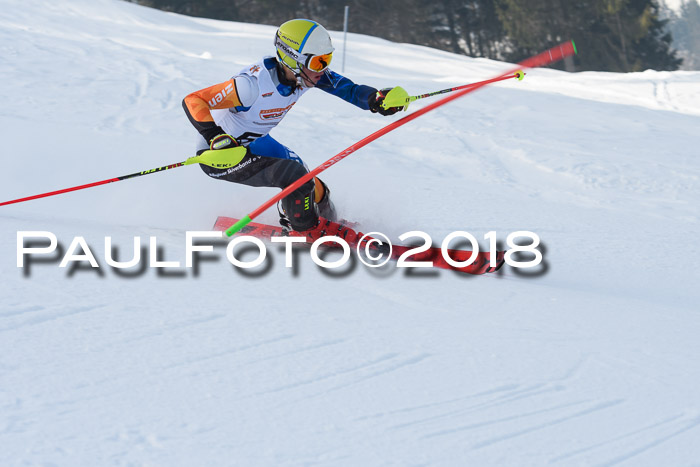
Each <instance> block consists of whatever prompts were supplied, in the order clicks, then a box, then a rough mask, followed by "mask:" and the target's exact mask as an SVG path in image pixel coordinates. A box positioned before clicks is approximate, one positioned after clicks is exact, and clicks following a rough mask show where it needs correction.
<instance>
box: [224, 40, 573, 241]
mask: <svg viewBox="0 0 700 467" xmlns="http://www.w3.org/2000/svg"><path fill="white" fill-rule="evenodd" d="M576 53H577V51H576V45H575V44H574V41H569V42H564V43H562V44H559V45H557V46H555V47H552V48H551V49H549V50H546V51H544V52H542V53H540V54H538V55H535V56H533V57H530V58H528V59H526V60H523V61H522V62H520V63H518V66H517V67H516V68H513V69H512V70H510V71H508V72H506V73H502V74H500V75H498V76H497V77H494V78H493V79H490V80H486V81H481V82H479V83H474V84H473V85H471V86H469V87H466V88H464V89H461V90H459V91H456V92H455V93H454V94H450V95H449V96H447V97H444V98H442V99H440V100H439V101H436V102H433V103H432V104H428V105H427V106H425V107H423V108H422V109H419V110H417V111H415V112H413V113H412V114H410V115H406V116H405V117H403V118H401V119H400V120H396V121H395V122H392V123H390V124H388V125H387V126H385V127H384V128H381V129H379V130H377V131H375V132H374V133H372V134H371V135H369V136H367V137H365V138H364V139H362V140H360V141H358V142H357V143H355V144H353V145H352V146H350V147H348V148H347V149H345V150H343V151H341V152H339V153H338V154H336V155H335V156H333V157H331V158H330V159H328V160H327V161H326V162H324V163H323V164H321V165H319V166H318V167H316V168H315V169H314V170H312V171H310V172H309V173H307V174H306V175H304V176H303V177H301V178H299V179H298V180H297V181H295V182H294V183H292V184H291V185H289V186H288V187H287V188H285V189H284V190H282V191H281V192H280V193H279V194H277V196H273V197H272V198H270V199H269V200H267V201H266V202H265V203H263V204H262V205H260V206H259V207H258V208H257V209H256V210H254V211H253V212H251V213H250V214H248V215H247V216H245V217H243V218H242V219H240V220H239V221H238V222H236V223H235V224H233V225H232V226H231V227H229V228H228V229H226V235H227V236H229V237H230V236H231V235H233V234H235V233H236V232H239V231H240V230H241V229H242V228H243V227H245V226H246V225H248V224H249V223H250V222H251V221H252V220H253V219H255V218H256V217H258V216H259V215H260V214H262V213H263V212H265V211H266V210H267V209H269V208H270V207H271V206H273V205H274V204H276V203H277V202H278V201H279V200H281V199H282V198H285V197H287V196H288V195H289V194H290V193H292V192H293V191H294V190H296V189H297V188H299V187H300V186H301V185H303V184H304V183H306V182H308V181H309V180H311V179H312V178H314V177H315V176H316V175H318V174H320V173H321V172H323V171H324V170H326V169H327V168H329V167H331V166H332V165H335V164H337V163H338V162H340V161H341V160H343V159H345V158H346V157H348V156H349V155H350V154H352V153H353V152H355V151H357V150H358V149H360V148H362V147H364V146H366V145H367V144H369V143H371V142H372V141H374V140H376V139H377V138H379V137H381V136H384V135H385V134H387V133H389V132H390V131H393V130H395V129H397V128H398V127H400V126H402V125H405V124H406V123H408V122H410V121H412V120H415V119H416V118H418V117H420V116H421V115H424V114H426V113H428V112H430V111H431V110H433V109H436V108H438V107H440V106H442V105H445V104H447V103H448V102H451V101H453V100H455V99H457V98H460V97H462V96H464V95H465V94H469V93H470V92H473V91H476V90H477V89H479V88H481V87H483V86H486V85H487V84H489V83H492V82H495V81H500V79H501V78H503V77H510V76H512V75H513V74H514V73H515V72H517V71H519V70H520V69H521V68H536V67H539V66H543V65H548V64H550V63H554V62H556V61H559V60H561V59H563V58H564V57H568V56H570V55H574V54H576Z"/></svg>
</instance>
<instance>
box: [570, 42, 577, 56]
mask: <svg viewBox="0 0 700 467" xmlns="http://www.w3.org/2000/svg"><path fill="white" fill-rule="evenodd" d="M571 46H572V47H573V48H574V54H575V55H578V50H577V49H576V42H574V40H573V39H571Z"/></svg>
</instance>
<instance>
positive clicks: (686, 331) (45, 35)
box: [0, 0, 700, 466]
mask: <svg viewBox="0 0 700 467" xmlns="http://www.w3.org/2000/svg"><path fill="white" fill-rule="evenodd" d="M274 32H275V27H274V26H262V25H252V24H243V23H227V22H221V21H213V20H207V19H201V18H189V17H185V16H179V15H175V14H169V13H164V12H161V11H157V10H152V9H148V8H144V7H140V6H137V5H134V4H131V3H126V2H121V1H117V0H93V1H87V0H72V1H71V2H68V3H60V4H58V3H51V2H47V1H46V0H25V1H23V2H21V3H20V2H19V1H18V0H9V3H8V5H5V8H3V9H2V11H0V53H1V54H2V56H3V58H4V60H0V74H2V76H3V86H2V88H0V89H1V91H0V92H1V93H2V97H3V98H4V102H6V103H8V104H7V105H6V106H4V107H2V108H0V121H1V123H2V126H3V128H4V133H3V136H4V138H3V142H4V143H5V148H4V150H3V154H4V155H5V156H4V158H3V162H4V168H3V170H2V171H0V192H1V193H2V195H1V197H2V198H3V200H5V199H13V198H19V197H22V196H28V195H31V194H35V193H42V192H46V191H50V190H55V189H60V188H64V187H69V186H74V185H80V184H84V183H89V182H91V181H97V180H101V179H105V178H109V177H114V176H118V175H123V174H129V173H133V172H136V171H141V170H146V169H150V168H155V167H159V166H162V165H166V164H170V163H173V162H177V161H180V160H184V159H185V158H186V157H188V156H189V155H191V152H192V151H193V147H194V143H195V141H196V137H197V135H196V134H195V132H194V130H193V129H192V127H191V125H190V124H189V122H188V121H187V119H186V117H185V115H184V113H183V112H182V108H181V100H182V98H183V97H184V96H185V95H187V94H188V93H189V92H191V91H193V90H196V89H201V88H203V87H205V86H209V85H211V84H214V83H216V82H221V81H224V80H226V79H228V78H229V77H230V76H231V75H232V74H234V73H236V72H237V71H238V70H240V69H241V68H243V67H244V66H246V65H248V64H250V63H252V62H254V61H256V60H258V59H259V57H261V56H263V55H268V54H271V53H272V52H273V50H272V45H271V42H272V40H271V38H272V37H273V35H274ZM332 36H333V40H334V43H335V45H336V49H337V50H338V53H337V57H336V60H342V57H341V52H340V50H342V33H338V32H333V33H332ZM577 45H579V48H580V49H581V53H585V44H577ZM346 59H347V60H346V67H347V72H346V75H347V76H348V77H350V78H351V79H353V80H355V81H356V82H359V83H364V84H370V85H373V86H375V87H377V88H382V87H387V86H394V85H401V86H403V87H404V88H405V89H407V90H408V92H409V93H410V94H421V93H425V92H430V91H434V90H437V89H444V88H447V87H451V86H455V85H460V84H464V83H468V82H474V81H479V80H482V79H487V78H489V77H491V76H494V75H497V74H499V73H501V72H503V71H504V70H507V69H509V68H510V67H511V65H510V64H503V63H498V62H494V61H490V60H485V59H471V58H468V57H463V56H455V55H453V54H450V53H447V52H442V51H435V50H432V49H428V48H425V47H421V46H415V45H407V44H393V43H389V42H387V41H384V40H380V39H376V38H372V37H367V36H360V35H355V34H349V43H348V56H347V57H346ZM699 84H700V73H698V72H655V71H645V72H642V73H633V74H626V75H621V74H614V73H597V72H584V73H574V74H568V73H563V72H560V71H556V70H551V69H537V70H529V71H528V74H527V76H526V78H525V79H524V80H523V81H522V82H516V81H512V82H510V81H506V82H501V83H498V84H495V85H493V86H489V87H487V88H485V89H482V90H480V91H479V92H476V93H473V94H470V95H468V96H466V97H464V98H463V99H460V100H458V101H455V102H453V103H450V104H448V105H446V106H444V107H441V108H440V109H437V110H435V111H433V112H431V113H429V114H427V115H425V116H424V117H421V118H420V119H418V120H416V121H414V122H410V123H409V124H407V125H406V126H404V127H401V128H400V129H397V130H396V131H395V132H392V133H389V134H387V135H386V136H384V137H382V138H380V139H379V140H377V141H375V142H373V143H372V144H370V145H368V146H367V147H365V148H362V149H361V150H359V151H357V152H356V153H355V154H353V155H352V156H351V157H348V158H347V159H345V160H343V162H342V164H339V165H338V166H336V167H333V168H332V169H330V170H328V171H327V172H325V173H324V175H323V179H324V181H326V182H327V183H328V184H329V186H331V189H332V191H333V197H334V200H335V202H336V205H337V207H338V209H339V210H340V214H341V216H342V217H345V218H348V219H353V220H357V221H359V222H361V224H362V228H363V229H368V230H377V231H381V232H384V233H386V234H387V235H388V236H389V237H390V238H392V240H396V239H397V238H398V236H399V235H400V234H402V233H404V232H407V231H411V230H424V231H426V232H428V233H429V234H430V235H431V236H432V238H433V241H434V243H435V244H439V242H440V241H441V240H442V238H444V237H445V236H446V235H447V234H448V233H450V232H452V231H456V230H466V231H469V232H471V233H473V234H474V235H475V236H476V237H477V238H479V239H482V241H483V235H484V234H486V233H487V232H489V231H492V230H495V231H497V232H498V238H499V240H501V241H503V242H505V237H506V236H507V234H508V233H509V232H513V231H517V230H531V231H533V232H536V233H537V234H538V235H539V236H540V238H541V239H542V244H543V250H544V251H545V254H544V258H545V263H544V264H543V265H541V266H540V267H539V268H538V270H537V271H535V273H534V274H533V272H532V271H517V270H514V269H512V268H505V269H504V270H503V271H502V272H501V273H499V274H493V275H488V276H482V277H472V276H465V275H460V274H456V273H453V272H450V271H415V272H413V273H409V272H406V271H402V270H398V269H396V268H393V267H390V268H384V269H382V270H369V269H367V268H363V267H361V266H355V267H354V269H353V268H352V267H350V268H349V270H350V271H349V272H348V273H347V274H345V275H341V276H340V277H334V276H333V275H331V274H328V273H327V272H325V271H323V270H320V269H319V268H317V267H316V266H315V265H314V264H313V263H312V262H311V260H310V258H309V257H308V255H307V254H303V253H302V254H300V255H299V257H298V258H297V260H298V263H297V267H296V268H295V269H294V270H288V269H286V268H284V267H283V265H284V263H283V260H284V258H283V255H282V254H281V253H280V251H279V250H276V249H275V248H273V247H271V248H270V249H269V250H268V255H269V256H270V258H269V261H270V263H269V264H270V265H271V266H270V269H269V271H267V272H266V273H265V274H262V275H257V276H255V275H247V274H245V273H243V272H241V271H240V270H235V269H234V268H232V267H231V265H230V264H228V262H227V261H226V259H225V256H224V249H223V248H221V246H218V247H217V249H216V251H217V252H218V257H216V258H215V259H209V260H208V261H202V262H201V263H200V265H199V268H198V269H197V271H196V272H194V271H192V270H184V269H182V268H181V269H179V270H172V269H171V270H167V271H165V272H163V271H161V273H158V272H156V271H154V270H152V269H146V270H144V271H131V272H129V273H128V274H123V275H119V274H117V273H115V271H114V270H111V269H110V268H107V267H106V262H105V255H104V238H105V237H106V236H111V237H113V244H114V245H116V247H117V248H118V250H119V255H120V258H122V257H124V258H127V259H128V258H129V257H130V255H132V254H133V250H132V245H133V237H134V236H139V237H141V241H142V246H144V247H146V258H147V254H148V251H147V239H148V237H150V236H156V237H157V238H158V245H159V247H160V248H161V250H162V251H161V254H162V255H163V256H164V258H165V260H169V261H181V262H182V261H184V245H185V235H184V231H185V230H207V229H209V228H211V226H212V224H213V222H214V219H215V218H216V216H218V215H229V216H235V217H239V216H241V215H242V214H244V213H245V212H249V211H250V210H252V209H253V208H254V207H256V206H257V205H259V204H260V203H262V202H264V201H265V200H267V199H268V198H269V197H270V196H272V195H273V194H274V193H276V190H274V189H252V188H249V187H245V186H236V185H233V184H228V183H222V182H218V181H214V180H211V179H209V178H208V177H206V176H205V175H204V174H201V173H199V169H197V168H191V167H186V168H181V169H178V170H172V171H171V170H168V171H166V172H164V173H161V174H154V175H149V176H148V177H142V178H139V179H136V180H130V181H125V182H120V183H114V184H109V185H106V186H102V187H97V188H91V189H90V190H89V191H88V190H85V191H78V192H75V193H68V194H64V195H61V196H56V197H51V198H46V199H42V200H36V201H32V202H30V203H22V204H18V205H13V206H3V207H2V208H0V209H2V210H0V224H1V225H2V236H0V261H1V262H2V267H1V268H0V284H1V285H0V464H2V465H70V466H78V465H168V466H177V465H183V466H185V465H221V464H222V463H224V464H240V465H314V464H320V465H348V466H350V465H353V466H354V465H518V466H529V465H533V466H534V465H537V466H540V465H598V466H613V465H615V466H616V465H649V466H652V465H653V466H655V465H692V463H693V462H696V459H698V458H700V448H698V444H697V442H695V439H696V438H697V437H698V433H700V427H699V425H700V412H699V408H700V396H699V395H698V391H697V387H698V383H699V382H700V374H699V373H698V368H697V365H696V364H695V362H696V360H697V355H698V353H699V352H700V345H699V344H698V339H697V335H698V331H699V330H700V316H699V315H698V313H697V311H698V305H697V304H698V303H700V297H699V296H698V288H697V280H698V274H697V273H696V272H695V268H696V263H697V260H698V259H700V254H699V250H698V248H697V246H695V243H696V242H695V241H694V239H695V238H696V237H697V235H698V234H700V228H699V225H700V211H699V210H698V200H699V199H700V188H699V187H700V183H699V182H700V164H699V163H698V158H697V148H698V147H700V144H699V143H700V139H699V138H698V135H697V128H698V125H699V124H700V93H699V92H698V89H700V88H699V87H698V85H699ZM17 102H19V104H13V103H17ZM426 102H427V100H426ZM422 105H424V104H423V103H422V102H420V101H419V102H416V103H414V104H412V106H411V109H410V110H409V112H410V111H412V110H414V109H416V108H419V107H420V106H422ZM399 117H400V116H398V117H390V118H382V117H380V116H377V115H372V114H369V113H367V112H363V111H361V110H359V109H357V108H354V107H352V106H349V105H347V104H346V103H344V102H342V101H339V100H337V99H334V98H332V97H330V96H328V95H326V94H325V93H322V92H318V91H310V92H309V93H307V94H306V95H305V96H304V98H303V99H302V100H301V101H300V102H299V103H298V104H297V105H295V108H294V111H293V112H291V113H290V115H289V117H288V118H287V119H285V121H284V122H283V123H282V124H280V125H279V126H278V127H277V128H275V130H274V131H273V136H274V137H276V138H277V139H279V140H280V141H281V142H283V143H285V144H288V145H290V146H291V147H292V148H293V149H294V150H295V152H297V153H298V154H300V155H301V156H302V157H303V159H304V160H305V161H306V162H307V164H308V165H309V166H310V167H315V166H316V165H318V164H320V163H321V162H323V161H325V160H326V159H328V158H329V157H331V156H332V155H334V154H337V153H338V152H340V151H342V150H343V149H345V148H346V147H348V146H349V145H351V144H353V143H354V142H356V141H358V140H360V139H361V138H364V137H365V136H367V135H369V134H371V133H372V132H374V131H376V130H377V129H379V128H381V127H382V126H383V125H386V124H387V123H388V122H390V121H393V120H395V119H396V118H399ZM261 220H262V221H263V222H268V223H274V222H275V214H274V213H272V212H270V213H265V214H264V215H263V216H262V219H261ZM20 230H38V231H43V230H48V231H51V232H54V233H55V234H56V235H57V237H58V239H59V243H60V245H61V247H62V249H63V252H65V249H66V248H67V247H68V245H69V244H70V241H71V240H72V238H73V237H75V236H84V237H85V240H86V242H87V244H88V245H89V246H90V249H91V251H92V252H93V253H94V255H95V257H96V259H97V261H98V263H99V264H100V265H101V268H100V269H99V270H97V271H95V270H92V269H91V268H89V267H85V265H83V267H80V268H59V267H58V262H59V261H60V256H59V255H57V254H54V255H53V256H52V257H51V258H50V261H48V262H44V263H32V264H31V265H30V266H29V267H28V268H25V269H24V270H22V269H19V268H17V267H16V257H17V256H16V255H17V253H16V232H17V231H20ZM484 246H485V242H484V244H483V245H482V247H484Z"/></svg>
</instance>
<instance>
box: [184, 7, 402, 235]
mask: <svg viewBox="0 0 700 467" xmlns="http://www.w3.org/2000/svg"><path fill="white" fill-rule="evenodd" d="M275 48H276V51H277V54H276V56H275V57H272V56H268V57H263V58H262V59H261V60H260V61H258V62H257V63H254V64H252V65H250V66H247V67H246V68H244V69H243V70H241V71H240V72H239V73H238V74H236V75H235V76H234V77H233V78H231V79H229V80H228V81H225V82H223V83H220V84H215V85H214V86H210V87H208V88H205V89H201V90H199V91H195V92H193V93H191V94H189V95H188V96H187V97H185V99H184V100H183V103H182V104H183V107H184V109H185V113H186V114H187V117H188V118H189V120H190V122H191V123H192V125H193V126H194V127H195V128H196V129H197V131H198V132H199V133H200V134H201V136H202V139H201V141H200V144H199V145H198V148H197V149H198V151H199V153H201V152H202V151H204V150H206V149H213V150H217V149H225V148H231V147H235V146H239V145H242V146H244V147H246V148H247V151H246V154H245V156H244V158H243V159H242V160H241V161H240V162H239V163H238V164H237V165H236V166H234V167H231V168H228V169H218V168H213V167H209V166H207V165H204V164H200V167H201V168H202V170H204V172H205V173H206V174H207V175H209V176H210V177H212V178H216V179H219V180H226V181H229V182H234V183H241V184H244V185H249V186H260V187H278V188H281V189H284V188H286V187H287V186H289V185H290V184H291V183H293V182H294V181H296V180H298V179H299V178H301V177H303V176H304V175H305V174H307V173H308V172H309V169H308V167H307V166H306V164H305V163H304V162H303V161H302V160H301V158H300V157H299V156H298V155H297V154H296V153H295V152H294V151H292V150H291V149H289V148H288V147H286V146H284V145H282V144H281V143H279V142H277V141H276V140H275V139H274V138H272V136H270V135H269V133H270V130H272V129H273V128H274V127H275V126H276V125H277V124H278V123H279V122H280V121H281V120H282V118H284V116H285V115H286V114H287V112H289V110H291V109H292V107H293V106H294V104H295V103H296V102H297V100H299V98H300V97H301V96H302V95H303V94H304V93H306V91H308V90H309V89H311V88H318V89H321V90H323V91H325V92H327V93H329V94H332V95H334V96H336V97H339V98H341V99H343V100H345V101H347V102H349V103H351V104H354V105H356V106H357V107H359V108H361V109H364V110H369V111H371V112H375V113H379V114H381V115H393V114H395V113H396V112H398V111H399V110H402V109H403V107H392V108H389V109H384V108H383V107H382V106H381V103H382V101H383V99H384V97H385V96H386V94H387V93H388V92H389V91H390V90H391V89H392V88H386V89H382V90H380V91H378V90H377V89H375V88H373V87H371V86H365V85H358V84H355V83H354V82H352V81H351V80H349V79H348V78H346V77H344V76H341V75H339V74H338V73H336V72H334V71H331V70H330V69H329V68H328V66H329V65H330V63H331V60H332V58H333V50H334V49H333V46H332V44H331V38H330V35H329V34H328V31H326V29H325V28H324V27H323V26H321V25H320V24H319V23H317V22H315V21H311V20H308V19H293V20H291V21H287V22H286V23H284V24H282V25H281V26H280V27H279V29H278V30H277V33H276V34H275ZM214 109H226V110H227V111H224V112H215V113H214V114H212V112H211V111H212V110H214ZM280 204H281V208H280V217H281V219H280V223H281V224H282V225H283V226H285V227H287V229H289V230H291V232H290V234H291V235H300V236H305V237H306V239H307V241H309V242H313V241H315V240H317V239H318V238H320V237H323V236H325V235H338V236H340V237H342V238H344V239H345V240H347V241H348V243H350V244H352V243H353V242H355V241H356V240H357V233H356V232H354V231H353V230H352V229H350V228H348V227H347V226H345V225H341V224H339V223H338V222H337V221H338V219H337V216H336V212H335V208H334V206H333V202H332V201H331V199H330V190H329V189H328V186H326V184H325V183H324V182H322V181H321V180H320V179H318V178H313V179H312V180H310V181H308V182H307V183H305V184H304V185H302V186H301V187H299V188H298V189H297V190H295V191H293V192H292V193H291V194H290V195H288V196H287V197H286V198H284V199H283V200H282V202H281V203H280Z"/></svg>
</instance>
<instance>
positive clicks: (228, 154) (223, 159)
mask: <svg viewBox="0 0 700 467" xmlns="http://www.w3.org/2000/svg"><path fill="white" fill-rule="evenodd" d="M245 154H246V148H244V147H242V146H238V147H235V148H228V149H219V150H216V151H213V150H206V151H204V152H203V153H202V154H200V155H198V156H193V157H190V158H189V159H187V160H186V161H183V162H178V163H176V164H170V165H164V166H163V167H158V168H157V169H151V170H144V171H143V172H136V173H133V174H129V175H122V176H121V177H115V178H110V179H107V180H102V181H100V182H94V183H88V184H85V185H80V186H74V187H72V188H64V189H63V190H58V191H51V192H49V193H42V194H40V195H34V196H28V197H26V198H20V199H14V200H12V201H5V202H3V203H0V206H5V205H6V204H14V203H22V202H24V201H30V200H32V199H37V198H46V197H48V196H54V195H60V194H61V193H68V192H71V191H77V190H83V189H85V188H91V187H93V186H99V185H105V184H107V183H112V182H120V181H122V180H126V179H128V178H134V177H140V176H141V175H149V174H154V173H157V172H162V171H164V170H168V169H174V168H176V167H182V166H183V165H192V164H204V165H208V166H209V167H214V168H217V169H228V168H229V167H233V166H235V165H236V164H238V163H239V162H240V161H241V160H242V159H243V157H245Z"/></svg>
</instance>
